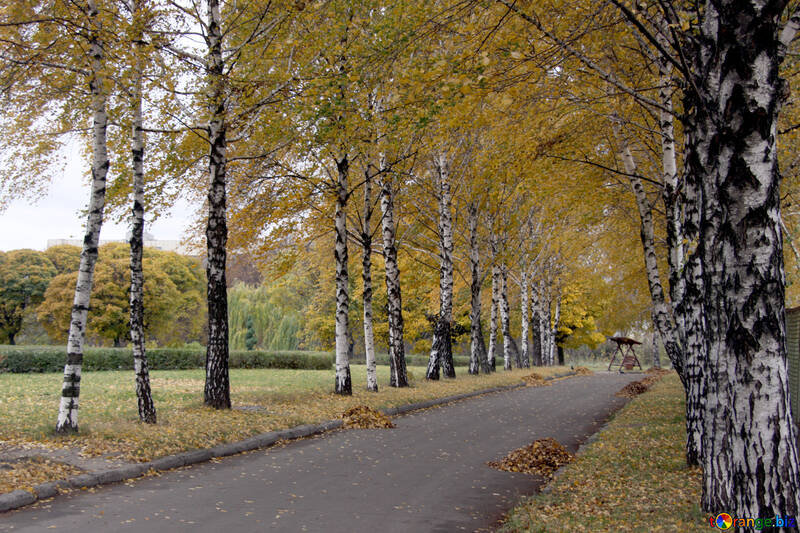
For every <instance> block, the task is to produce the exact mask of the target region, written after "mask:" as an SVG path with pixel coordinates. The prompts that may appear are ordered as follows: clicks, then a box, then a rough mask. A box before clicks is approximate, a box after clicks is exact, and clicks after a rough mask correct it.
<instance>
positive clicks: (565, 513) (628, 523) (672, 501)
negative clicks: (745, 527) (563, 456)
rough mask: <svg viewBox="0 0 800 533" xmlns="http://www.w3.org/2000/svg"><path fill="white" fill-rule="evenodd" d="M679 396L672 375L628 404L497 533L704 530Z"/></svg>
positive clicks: (697, 475) (695, 470)
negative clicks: (545, 490)
mask: <svg viewBox="0 0 800 533" xmlns="http://www.w3.org/2000/svg"><path fill="white" fill-rule="evenodd" d="M684 413H685V407H684V403H683V389H682V387H681V383H680V380H679V379H678V376H677V374H675V373H671V374H670V375H669V376H667V377H665V378H664V379H662V380H661V381H659V382H657V383H655V384H654V385H653V386H652V387H651V388H650V390H649V391H648V392H647V393H646V394H643V395H640V396H637V397H636V398H634V399H633V400H631V402H630V403H628V405H626V406H625V407H624V408H623V409H622V410H621V411H620V412H619V413H617V415H616V416H615V417H614V419H613V420H612V421H611V422H610V423H609V425H608V427H607V428H606V429H605V430H603V431H602V432H601V433H600V434H599V436H598V438H597V440H595V441H594V442H593V443H592V444H590V445H589V446H588V447H587V448H586V449H585V451H583V452H581V454H580V455H578V456H577V457H576V459H575V462H573V463H572V464H570V465H568V466H567V467H566V468H565V469H564V470H563V471H562V473H561V474H560V475H559V476H558V478H556V479H554V480H553V481H552V482H551V484H550V488H551V490H550V492H549V493H546V494H540V495H538V496H535V497H534V498H531V499H530V500H528V501H527V502H525V503H523V504H522V505H520V506H519V507H517V508H516V509H514V510H513V511H512V513H511V514H510V516H509V517H508V519H507V520H506V523H505V524H504V526H503V528H502V529H501V531H502V532H503V533H521V532H523V531H525V532H527V531H547V532H550V531H553V532H560V531H569V532H570V533H572V532H583V531H586V532H589V531H591V532H593V533H595V532H606V531H607V532H615V533H616V532H628V531H630V532H634V531H635V532H639V531H648V532H662V531H675V532H681V533H683V532H685V531H703V530H704V529H707V528H708V522H707V521H706V518H705V517H704V516H703V514H702V513H701V512H700V509H699V507H698V505H697V503H696V502H699V501H700V486H701V472H700V469H698V468H689V467H687V466H686V463H685V450H684V443H685V442H686V433H685V430H684V424H685V422H684Z"/></svg>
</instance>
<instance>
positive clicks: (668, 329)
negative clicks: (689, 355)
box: [614, 119, 685, 384]
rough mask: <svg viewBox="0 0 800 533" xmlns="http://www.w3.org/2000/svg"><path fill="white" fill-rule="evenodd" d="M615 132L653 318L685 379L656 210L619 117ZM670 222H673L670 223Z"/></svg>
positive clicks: (666, 347)
mask: <svg viewBox="0 0 800 533" xmlns="http://www.w3.org/2000/svg"><path fill="white" fill-rule="evenodd" d="M614 132H615V134H616V135H617V137H618V138H619V142H620V159H622V164H623V167H624V168H625V172H626V173H627V174H628V175H629V180H630V184H631V190H632V191H633V195H634V198H635V199H636V207H637V209H638V211H639V229H640V238H641V242H642V249H643V251H644V263H645V271H646V273H647V283H648V287H649V289H650V299H651V300H652V302H653V307H652V311H651V314H652V319H653V324H655V326H656V329H657V330H658V332H659V334H660V335H661V339H662V342H663V343H664V348H665V349H666V351H667V356H668V357H669V359H670V361H671V362H672V366H673V367H674V368H675V370H677V372H678V375H679V376H681V380H682V381H684V384H685V378H684V373H683V360H684V355H683V349H682V348H681V346H680V344H679V337H678V333H677V331H676V328H675V323H674V322H673V317H672V311H671V309H670V307H669V306H668V305H667V302H666V301H665V299H664V288H663V285H662V284H661V276H660V273H659V269H658V256H657V255H656V246H655V227H654V224H653V210H652V206H651V205H650V201H649V200H648V198H647V194H646V193H645V190H644V185H643V184H642V180H641V179H640V178H638V177H637V168H636V161H635V160H634V158H633V154H632V153H631V150H630V146H629V145H628V141H627V139H626V138H625V136H624V135H623V134H622V132H621V128H620V125H619V119H616V120H615V122H614ZM668 224H669V223H668Z"/></svg>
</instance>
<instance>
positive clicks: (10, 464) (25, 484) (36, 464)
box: [0, 456, 84, 494]
mask: <svg viewBox="0 0 800 533" xmlns="http://www.w3.org/2000/svg"><path fill="white" fill-rule="evenodd" d="M83 472H84V470H82V469H80V468H77V467H75V466H72V465H69V464H67V463H62V462H59V461H53V460H51V459H47V458H46V457H36V456H34V457H21V458H18V459H8V460H2V461H0V494H2V493H5V492H11V491H12V490H15V489H22V490H27V491H33V487H34V485H38V484H39V483H44V482H46V481H56V480H59V479H67V478H69V477H71V476H76V475H78V474H82V473H83Z"/></svg>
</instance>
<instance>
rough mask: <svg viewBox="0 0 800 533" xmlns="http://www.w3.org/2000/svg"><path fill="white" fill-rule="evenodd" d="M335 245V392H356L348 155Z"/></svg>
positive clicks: (339, 186)
mask: <svg viewBox="0 0 800 533" xmlns="http://www.w3.org/2000/svg"><path fill="white" fill-rule="evenodd" d="M336 169H337V177H338V180H337V183H336V213H335V216H334V224H335V226H336V245H335V247H334V261H335V266H336V333H335V335H336V341H335V342H336V383H335V387H334V392H336V394H345V395H350V394H353V385H352V382H351V380H350V360H349V358H348V354H349V348H350V342H349V338H348V337H349V335H348V328H349V326H350V324H349V311H350V294H349V290H350V286H349V284H350V280H349V275H348V271H347V193H348V190H347V178H348V174H349V172H350V162H349V161H348V159H347V156H344V157H342V158H341V159H340V160H338V161H337V162H336Z"/></svg>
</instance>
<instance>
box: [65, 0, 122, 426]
mask: <svg viewBox="0 0 800 533" xmlns="http://www.w3.org/2000/svg"><path fill="white" fill-rule="evenodd" d="M86 8H87V17H88V31H89V34H88V47H89V48H88V54H89V60H90V68H91V77H90V79H89V91H90V92H91V95H92V101H91V109H92V193H91V197H90V199H89V216H88V218H87V220H86V234H85V236H84V239H83V250H82V251H81V261H80V266H79V269H78V281H77V283H76V285H75V297H74V299H73V303H72V314H71V318H70V325H69V336H68V338H67V362H66V364H65V365H64V381H63V385H62V387H61V402H60V404H59V409H58V419H57V421H56V429H55V430H56V433H73V432H77V431H78V400H79V397H80V390H81V367H82V366H83V342H84V336H85V333H86V319H87V317H88V315H89V298H90V296H91V293H92V282H93V279H94V267H95V264H96V263H97V246H98V244H99V242H100V228H101V226H102V224H103V209H104V207H105V201H106V175H107V174H108V164H109V162H108V147H107V141H106V129H107V126H108V114H107V112H106V101H107V100H108V93H107V87H106V84H107V83H108V81H107V80H106V79H105V75H104V69H105V59H106V57H105V52H104V50H103V43H102V41H101V39H100V36H99V28H98V26H99V21H98V17H99V11H98V9H97V4H96V2H95V0H87V2H86Z"/></svg>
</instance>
